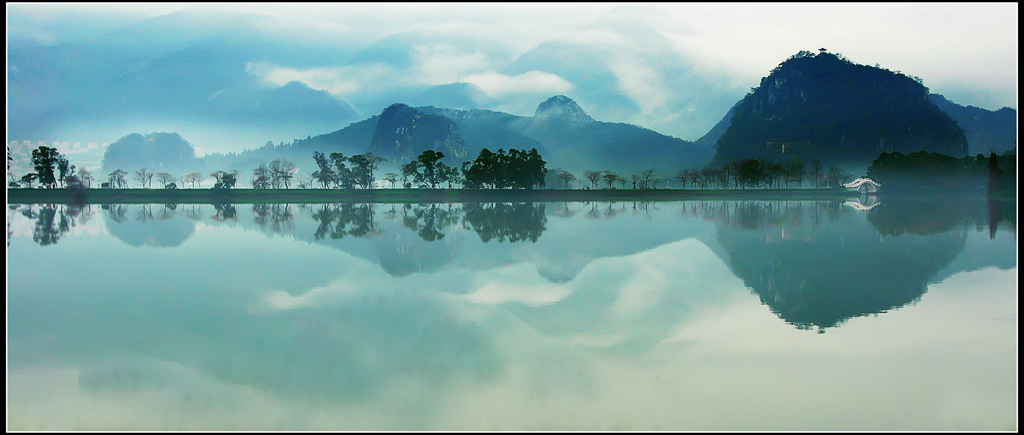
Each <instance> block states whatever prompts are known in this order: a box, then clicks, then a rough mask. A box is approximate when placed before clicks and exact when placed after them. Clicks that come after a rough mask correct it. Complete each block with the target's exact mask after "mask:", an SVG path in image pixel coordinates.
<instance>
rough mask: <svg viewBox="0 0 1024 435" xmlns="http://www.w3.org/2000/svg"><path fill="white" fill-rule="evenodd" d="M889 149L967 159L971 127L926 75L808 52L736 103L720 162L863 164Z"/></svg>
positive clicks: (721, 142)
mask: <svg viewBox="0 0 1024 435" xmlns="http://www.w3.org/2000/svg"><path fill="white" fill-rule="evenodd" d="M889 151H899V152H903V153H910V152H916V151H930V152H938V153H942V154H947V155H951V156H956V157H962V156H964V155H966V153H967V151H968V150H967V139H966V137H965V135H964V130H963V129H962V128H960V126H959V125H957V123H956V122H955V121H954V120H952V119H951V118H950V117H949V115H947V114H946V113H945V112H943V111H942V110H941V109H939V107H937V106H936V105H935V104H934V103H932V102H931V101H930V100H929V98H928V88H926V87H925V86H924V85H923V84H921V82H920V79H917V78H911V77H908V76H906V75H903V74H900V73H896V72H892V71H889V70H886V69H883V68H879V67H872V66H866V65H857V64H854V63H853V62H850V61H849V60H847V59H845V58H843V57H842V56H840V55H836V54H832V53H829V52H827V51H824V50H821V51H820V52H819V53H818V54H814V53H810V52H807V51H801V52H800V53H797V54H796V55H794V56H792V57H790V58H789V59H787V60H786V61H785V62H783V63H781V64H779V66H778V67H776V68H775V69H774V70H772V71H771V73H770V74H769V75H768V76H767V77H764V78H763V79H761V83H760V85H759V86H758V87H756V88H754V89H753V90H752V91H751V92H750V93H749V94H747V96H746V97H744V98H743V99H742V100H741V101H740V102H739V104H738V105H737V106H736V107H735V113H734V115H733V117H732V119H731V121H730V123H729V127H728V129H727V130H726V131H725V133H723V134H722V136H721V138H719V139H718V142H717V150H716V155H715V161H716V162H717V163H719V164H723V163H728V162H731V161H735V160H740V159H749V158H756V159H761V160H775V161H781V160H787V159H790V158H793V157H796V158H800V159H802V160H804V161H805V162H809V161H812V160H821V161H822V162H824V163H827V164H838V165H843V164H852V165H864V164H867V163H870V162H871V161H872V160H873V159H874V158H875V157H877V156H878V155H879V154H880V153H882V152H889Z"/></svg>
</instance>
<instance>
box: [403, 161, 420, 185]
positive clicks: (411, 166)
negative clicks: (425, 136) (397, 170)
mask: <svg viewBox="0 0 1024 435" xmlns="http://www.w3.org/2000/svg"><path fill="white" fill-rule="evenodd" d="M418 166H419V163H417V162H416V161H415V160H413V161H411V162H409V163H406V164H404V165H402V187H405V188H406V189H408V188H410V187H412V183H410V182H409V179H410V178H412V179H413V180H416V173H417V169H418Z"/></svg>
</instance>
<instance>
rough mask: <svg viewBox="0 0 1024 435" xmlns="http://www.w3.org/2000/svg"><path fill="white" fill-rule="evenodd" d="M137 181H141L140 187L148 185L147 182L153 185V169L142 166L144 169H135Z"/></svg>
mask: <svg viewBox="0 0 1024 435" xmlns="http://www.w3.org/2000/svg"><path fill="white" fill-rule="evenodd" d="M135 181H138V182H139V187H143V188H145V187H146V183H149V184H150V185H152V183H153V171H150V170H149V169H146V168H142V169H139V170H138V171H135Z"/></svg>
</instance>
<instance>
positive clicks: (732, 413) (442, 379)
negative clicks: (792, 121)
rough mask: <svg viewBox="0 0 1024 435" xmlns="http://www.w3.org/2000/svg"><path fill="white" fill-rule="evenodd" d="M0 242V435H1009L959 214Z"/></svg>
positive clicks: (999, 239) (1001, 325)
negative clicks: (2, 324) (2, 357)
mask: <svg viewBox="0 0 1024 435" xmlns="http://www.w3.org/2000/svg"><path fill="white" fill-rule="evenodd" d="M7 222H8V310H7V315H8V322H7V328H8V368H7V375H8V406H7V410H8V428H9V429H14V430H118V429H120V430H1016V408H1017V406H1016V387H1015V385H1016V376H1017V375H1016V354H1017V345H1016V328H1017V323H1016V322H1017V311H1016V308H1015V307H1016V302H1017V292H1016V281H1017V258H1016V227H1015V217H1009V218H1008V217H1007V216H1005V215H1000V214H999V213H995V214H993V213H992V212H991V210H990V208H988V207H986V202H985V200H984V199H983V198H982V199H980V200H961V201H955V202H949V201H946V202H943V201H899V202H887V201H885V200H881V201H879V200H877V199H874V198H871V199H870V200H869V199H867V198H862V200H851V201H848V202H845V203H844V202H842V201H682V202H648V203H645V202H612V203H608V202H591V203H579V202H568V203H485V204H358V203H341V204H142V205H140V204H130V205H124V204H102V205H100V204H87V205H79V206H66V205H47V204H34V205H10V206H9V207H8V211H7ZM739 410H742V411H739Z"/></svg>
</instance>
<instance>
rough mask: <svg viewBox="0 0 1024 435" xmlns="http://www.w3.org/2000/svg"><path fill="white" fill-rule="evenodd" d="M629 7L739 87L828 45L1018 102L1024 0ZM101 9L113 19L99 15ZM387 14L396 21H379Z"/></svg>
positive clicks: (373, 9) (509, 12)
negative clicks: (1021, 0)
mask: <svg viewBox="0 0 1024 435" xmlns="http://www.w3.org/2000/svg"><path fill="white" fill-rule="evenodd" d="M623 5H624V4H621V3H550V4H548V3H543V4H540V3H485V4H474V3H458V4H451V3H425V4H424V3H400V4H395V3H390V4H389V3H352V4H333V5H324V4H319V3H311V4H292V3H287V4H281V3H278V4H274V3H269V4H265V3H260V4H234V3H224V4H220V5H219V7H222V8H226V9H243V8H245V9H249V10H251V11H254V12H257V13H263V14H271V15H273V16H275V17H280V18H288V19H291V20H296V21H299V22H304V23H309V25H311V26H313V28H315V29H316V30H318V31H326V32H331V31H332V30H333V31H342V30H344V31H346V33H351V31H353V30H355V31H357V32H358V33H360V34H363V35H364V36H365V37H366V39H367V40H372V39H374V38H379V37H384V36H387V34H388V33H390V32H393V31H394V30H398V29H402V30H408V29H423V28H427V29H429V28H437V27H447V28H455V29H459V30H462V31H464V32H465V34H466V35H467V36H468V37H472V36H473V35H475V34H485V33H486V34H490V35H499V36H500V37H502V38H503V39H504V40H505V41H506V42H512V43H517V44H515V45H516V47H517V48H518V49H519V50H521V51H523V52H525V51H527V50H528V49H530V48H532V46H534V45H535V44H537V43H540V42H542V41H544V40H546V39H549V38H552V37H557V36H559V35H560V34H563V33H565V32H566V31H568V30H569V29H574V28H576V27H578V26H582V25H585V24H587V23H588V22H590V21H593V20H595V19H597V18H599V17H600V16H602V15H604V14H606V13H607V12H609V11H612V10H614V9H616V8H619V7H622V6H623ZM30 6H33V7H30ZM34 6H38V5H30V4H23V5H20V6H19V5H17V4H15V5H13V7H15V8H18V10H19V11H21V12H22V13H23V14H24V15H27V16H29V17H32V19H25V20H20V22H16V23H12V22H11V19H10V18H9V19H8V32H7V35H8V39H11V38H12V35H18V36H20V35H26V36H27V37H32V38H37V39H38V40H40V41H41V42H44V43H46V42H48V43H53V42H58V41H66V40H71V39H75V38H78V37H82V36H86V35H88V34H90V33H93V32H94V31H104V30H111V27H114V26H117V25H118V24H119V23H120V22H119V21H118V18H123V19H125V20H128V19H131V18H138V17H146V16H156V15H159V14H162V13H169V12H173V11H175V10H180V9H183V8H185V7H187V6H189V4H187V3H150V4H145V3H134V4H121V3H96V4H69V5H62V6H60V8H61V9H66V10H74V11H82V12H84V14H82V13H77V14H75V15H72V16H71V18H68V17H63V18H60V17H58V16H57V14H56V13H53V12H52V11H51V8H38V7H34ZM50 6H52V5H50ZM11 7H12V5H11V4H8V9H9V10H10V8H11ZM627 7H630V8H634V9H636V10H638V11H642V12H646V14H644V18H645V22H646V23H647V24H648V25H650V26H651V27H652V28H654V29H655V30H658V31H659V32H661V33H662V34H664V35H665V36H667V37H669V38H671V39H672V40H674V41H675V42H677V43H678V44H679V48H680V50H683V51H686V52H689V53H692V54H696V55H698V57H699V58H700V66H701V67H703V68H706V69H708V70H711V71H716V72H720V73H725V74H728V75H730V76H731V77H732V78H733V80H735V81H736V82H737V83H740V82H742V83H749V84H751V86H756V84H757V81H758V80H759V79H760V78H761V77H763V76H764V75H766V74H767V73H768V72H769V71H770V70H771V69H772V68H773V67H775V65H777V64H778V63H779V62H781V61H782V60H784V59H786V58H787V57H789V56H791V55H793V54H794V53H796V52H798V51H800V50H805V49H816V48H818V47H824V48H828V49H829V51H830V52H834V53H841V54H843V55H844V56H846V57H847V58H848V59H850V60H851V61H853V62H855V63H863V64H875V63H878V64H880V65H882V66H884V67H886V68H888V69H891V70H899V71H902V72H904V73H905V74H908V75H914V76H918V77H921V78H922V79H924V82H925V85H926V86H928V87H929V88H930V89H931V90H932V92H937V93H942V94H943V95H946V96H947V97H948V98H950V99H952V100H953V101H955V102H957V103H959V104H965V105H975V106H978V107H982V108H986V109H990V110H994V109H998V108H1000V107H1003V106H1008V107H1013V108H1016V101H1017V41H1018V30H1017V15H1018V5H1017V3H810V4H808V3H630V4H628V6H627ZM91 11H98V12H99V16H100V17H106V20H104V19H103V18H98V19H92V17H91V15H88V13H89V12H91ZM19 16H20V14H19ZM75 16H79V17H86V18H81V19H76V18H74V17H75ZM76 20H77V21H76ZM85 20H89V21H92V23H89V22H83V21H85ZM381 22H386V23H388V25H386V26H380V25H379V23H381ZM307 28H308V27H307ZM506 38H508V39H506Z"/></svg>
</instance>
